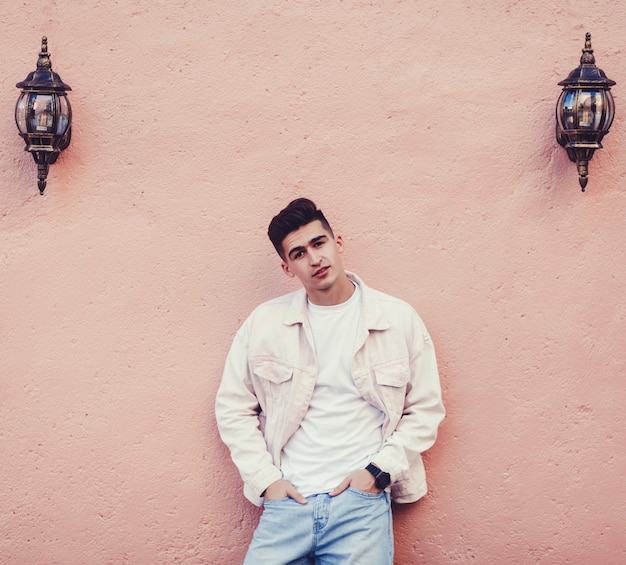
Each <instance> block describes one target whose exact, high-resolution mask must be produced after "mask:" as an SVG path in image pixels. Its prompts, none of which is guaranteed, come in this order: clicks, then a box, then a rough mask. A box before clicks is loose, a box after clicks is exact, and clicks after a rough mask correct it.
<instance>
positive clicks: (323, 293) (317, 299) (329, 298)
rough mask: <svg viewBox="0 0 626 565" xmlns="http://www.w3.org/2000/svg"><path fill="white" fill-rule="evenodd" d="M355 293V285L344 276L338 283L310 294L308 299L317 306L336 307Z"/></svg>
mask: <svg viewBox="0 0 626 565" xmlns="http://www.w3.org/2000/svg"><path fill="white" fill-rule="evenodd" d="M353 293H354V283H353V282H352V281H351V280H350V279H349V278H348V275H346V274H345V273H344V275H343V276H342V277H341V278H340V279H338V280H337V283H336V284H334V285H332V286H330V287H329V288H327V289H324V290H316V291H314V292H308V293H307V298H308V299H309V300H310V301H311V302H312V303H313V304H315V305H316V306H335V305H337V304H342V303H343V302H345V301H346V300H348V299H349V298H350V297H351V296H352V294H353Z"/></svg>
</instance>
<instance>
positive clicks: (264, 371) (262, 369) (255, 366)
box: [252, 360, 293, 384]
mask: <svg viewBox="0 0 626 565" xmlns="http://www.w3.org/2000/svg"><path fill="white" fill-rule="evenodd" d="M252 372H253V373H254V374H255V375H256V376H257V377H259V378H260V379H263V380H265V381H270V382H272V383H277V384H279V383H284V382H285V381H288V380H289V379H290V378H291V377H292V376H293V367H289V366H288V365H283V364H282V363H278V362H276V361H268V360H262V361H253V362H252Z"/></svg>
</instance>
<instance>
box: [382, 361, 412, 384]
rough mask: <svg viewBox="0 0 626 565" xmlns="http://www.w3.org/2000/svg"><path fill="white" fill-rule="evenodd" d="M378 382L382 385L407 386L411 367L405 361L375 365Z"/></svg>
mask: <svg viewBox="0 0 626 565" xmlns="http://www.w3.org/2000/svg"><path fill="white" fill-rule="evenodd" d="M374 375H376V382H377V383H378V384H379V385H382V386H396V387H400V386H405V385H406V384H407V383H408V382H409V375H410V369H409V364H408V363H406V362H405V361H401V362H399V363H393V364H388V365H382V366H380V367H374Z"/></svg>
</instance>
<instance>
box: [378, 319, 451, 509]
mask: <svg viewBox="0 0 626 565" xmlns="http://www.w3.org/2000/svg"><path fill="white" fill-rule="evenodd" d="M407 333H408V335H407V337H408V340H407V341H408V344H407V345H408V346H409V373H410V374H409V379H408V383H407V387H406V394H405V398H404V405H403V410H402V414H401V416H400V419H399V420H398V422H397V424H396V426H395V429H394V430H393V431H392V432H391V433H390V434H385V435H386V436H387V437H386V440H385V441H384V443H383V447H382V449H381V451H380V452H379V453H378V454H377V455H376V456H375V457H374V458H373V462H374V463H375V464H376V465H378V467H380V468H381V469H384V470H385V471H387V472H388V473H389V474H390V475H391V480H392V494H393V490H394V483H395V484H396V490H397V491H399V492H398V494H399V498H401V497H402V492H403V491H413V490H415V489H416V488H418V490H419V483H423V488H424V491H423V492H425V475H424V470H423V464H422V461H421V454H422V453H423V452H425V451H426V450H428V449H429V448H430V447H432V445H433V444H434V443H435V440H436V439H437V429H438V427H439V424H440V423H441V421H442V420H443V417H444V415H445V410H444V407H443V403H442V399H441V386H440V383H439V373H438V370H437V361H436V358H435V349H434V346H433V343H432V340H431V338H430V336H429V335H428V332H427V330H426V328H425V326H424V324H423V322H422V321H421V319H420V318H419V316H417V314H416V313H415V312H413V320H412V324H411V327H410V329H409V330H408V332H407ZM403 484H405V485H411V486H410V488H405V487H404V486H403ZM400 501H402V500H400ZM406 502H412V500H406Z"/></svg>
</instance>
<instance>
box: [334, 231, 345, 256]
mask: <svg viewBox="0 0 626 565" xmlns="http://www.w3.org/2000/svg"><path fill="white" fill-rule="evenodd" d="M335 243H336V244H337V250H338V251H339V253H343V237H341V236H340V235H338V236H336V237H335Z"/></svg>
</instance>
